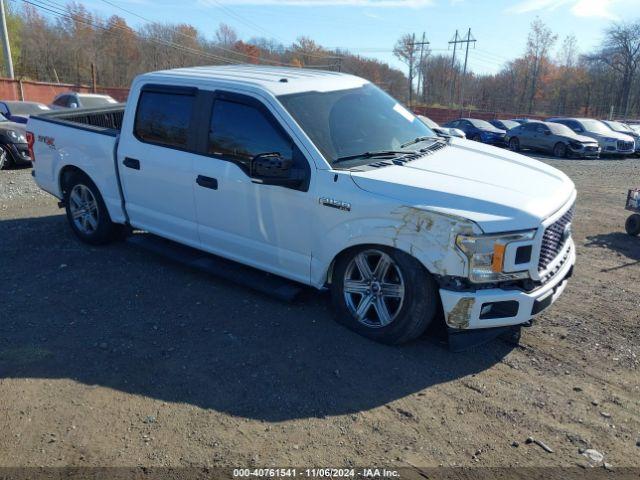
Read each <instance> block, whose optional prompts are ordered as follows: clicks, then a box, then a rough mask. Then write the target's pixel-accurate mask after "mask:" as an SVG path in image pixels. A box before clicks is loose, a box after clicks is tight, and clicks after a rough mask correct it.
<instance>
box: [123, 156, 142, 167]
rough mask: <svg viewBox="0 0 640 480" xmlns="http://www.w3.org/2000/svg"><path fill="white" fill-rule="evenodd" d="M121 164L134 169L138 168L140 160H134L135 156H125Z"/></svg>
mask: <svg viewBox="0 0 640 480" xmlns="http://www.w3.org/2000/svg"><path fill="white" fill-rule="evenodd" d="M122 164H123V165H124V166H125V167H128V168H133V169H134V170H140V160H136V159H135V158H129V157H126V158H125V159H124V161H123V162H122Z"/></svg>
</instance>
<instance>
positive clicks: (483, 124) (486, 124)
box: [469, 118, 499, 130]
mask: <svg viewBox="0 0 640 480" xmlns="http://www.w3.org/2000/svg"><path fill="white" fill-rule="evenodd" d="M469 122H470V123H471V125H473V126H474V127H476V128H481V129H484V130H499V129H498V128H496V127H494V126H493V125H491V124H490V123H489V122H487V121H486V120H478V119H477V118H470V119H469Z"/></svg>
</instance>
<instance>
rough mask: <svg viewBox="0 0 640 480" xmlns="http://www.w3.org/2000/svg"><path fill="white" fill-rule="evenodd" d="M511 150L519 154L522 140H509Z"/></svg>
mask: <svg viewBox="0 0 640 480" xmlns="http://www.w3.org/2000/svg"><path fill="white" fill-rule="evenodd" d="M509 150H511V151H513V152H519V151H520V140H518V139H517V138H515V137H513V138H512V139H511V140H509Z"/></svg>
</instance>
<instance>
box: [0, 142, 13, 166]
mask: <svg viewBox="0 0 640 480" xmlns="http://www.w3.org/2000/svg"><path fill="white" fill-rule="evenodd" d="M11 163H12V162H11V156H10V155H9V152H7V149H6V148H4V147H3V146H0V170H6V169H7V168H9V167H10V166H11Z"/></svg>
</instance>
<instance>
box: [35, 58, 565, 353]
mask: <svg viewBox="0 0 640 480" xmlns="http://www.w3.org/2000/svg"><path fill="white" fill-rule="evenodd" d="M27 130H28V132H29V133H28V141H29V148H30V150H31V157H32V159H33V165H34V177H35V180H36V182H37V183H38V185H39V186H40V187H41V188H43V189H44V190H46V191H47V192H49V193H51V194H52V195H54V196H55V197H57V198H58V199H60V200H61V205H64V206H65V207H66V211H67V217H68V220H69V223H70V225H71V228H72V229H73V231H74V232H75V234H76V235H77V236H78V237H79V238H80V239H81V240H83V241H85V242H89V243H92V244H102V243H106V242H107V241H109V240H110V239H112V238H114V233H116V232H117V231H118V230H120V229H122V228H123V227H124V226H128V227H129V228H135V229H140V230H144V231H148V232H151V233H153V234H156V235H159V236H162V237H165V238H167V239H171V240H173V241H176V242H179V243H182V244H186V245H188V246H191V247H195V248H197V249H201V250H203V251H206V252H210V253H213V254H215V255H219V256H222V257H225V258H227V259H231V260H234V261H237V262H241V263H243V264H246V265H250V266H253V267H256V268H258V269H262V270H265V271H267V272H270V273H273V274H276V275H280V276H282V277H286V278H288V279H291V280H294V281H296V282H301V283H304V284H307V285H311V286H313V287H316V288H318V289H324V288H329V289H330V290H331V294H332V298H333V302H334V304H335V308H336V310H337V318H338V319H339V321H340V322H342V323H343V324H345V325H346V326H348V327H350V328H352V329H354V330H356V331H357V332H359V333H361V334H363V335H365V336H368V337H370V338H373V339H375V340H378V341H382V342H385V343H402V342H406V341H408V340H411V339H414V338H416V337H418V336H419V335H421V334H422V333H423V332H424V331H425V329H426V328H427V326H428V325H429V324H430V323H431V322H432V321H434V320H435V319H444V321H445V322H446V325H447V326H448V327H449V330H450V331H451V332H454V333H455V332H464V331H471V330H473V329H486V328H492V327H503V326H512V325H520V324H523V323H526V322H528V321H529V320H530V319H531V318H532V317H534V316H535V315H537V314H538V313H540V312H541V311H542V310H543V309H545V308H546V307H548V306H549V305H550V304H551V303H553V302H554V301H555V300H556V299H557V298H558V296H559V295H560V294H561V293H562V291H563V290H564V288H565V286H566V283H567V279H568V278H569V277H570V276H571V274H572V271H573V265H574V262H575V247H574V244H573V241H572V239H571V220H572V216H573V212H574V203H575V199H576V190H575V187H574V185H573V183H572V181H571V180H570V179H569V178H568V177H567V176H566V175H564V174H563V173H561V172H560V171H558V170H556V169H554V168H552V167H549V166H547V165H545V164H544V163H541V162H538V161H535V160H532V159H529V158H527V157H524V156H521V155H518V154H516V153H513V152H509V151H507V150H501V149H498V148H494V147H490V146H486V145H482V144H480V143H476V142H472V141H467V140H463V139H457V138H446V137H438V136H436V135H435V134H434V133H433V132H432V131H431V130H430V129H429V128H428V127H427V126H426V125H425V124H424V123H423V122H421V121H420V120H418V119H417V118H416V117H415V116H414V115H413V114H412V113H410V112H409V111H407V110H406V109H405V108H404V107H403V106H402V105H400V103H398V102H397V101H396V100H394V99H393V98H391V97H389V96H388V95H387V94H386V93H384V92H383V91H381V90H380V89H378V88H377V87H376V86H374V85H372V84H371V83H369V82H368V81H366V80H364V79H362V78H358V77H355V76H351V75H346V74H340V73H335V72H322V71H312V70H302V69H287V68H271V67H260V66H244V65H242V66H225V67H198V68H183V69H177V70H168V71H161V72H154V73H149V74H144V75H141V76H139V77H137V78H136V79H135V81H134V82H133V85H132V87H131V92H130V96H129V100H128V102H127V104H126V107H124V106H115V107H108V108H103V109H98V110H75V111H72V112H68V111H65V112H54V113H50V114H45V115H39V116H32V117H31V118H30V119H29V123H28V127H27Z"/></svg>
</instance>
